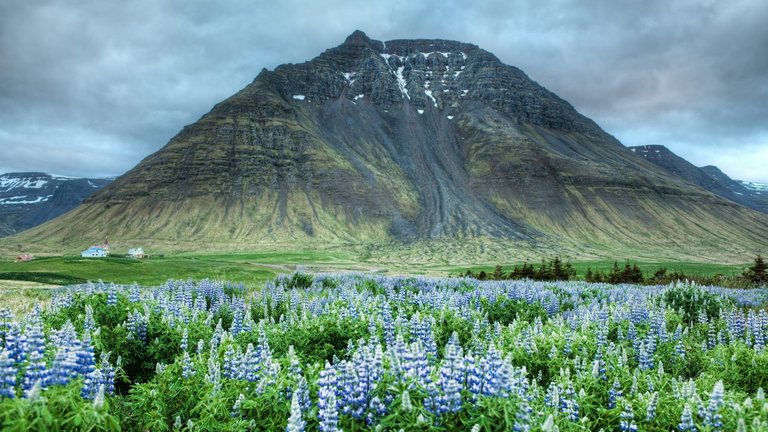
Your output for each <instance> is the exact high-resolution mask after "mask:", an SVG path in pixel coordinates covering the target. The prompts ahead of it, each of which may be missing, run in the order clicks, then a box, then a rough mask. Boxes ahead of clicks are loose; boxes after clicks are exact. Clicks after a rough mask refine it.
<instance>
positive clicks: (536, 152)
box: [14, 31, 768, 263]
mask: <svg viewBox="0 0 768 432" xmlns="http://www.w3.org/2000/svg"><path fill="white" fill-rule="evenodd" d="M765 232H768V217H766V216H765V215H762V214H759V213H757V212H754V211H751V210H749V209H746V208H744V207H742V206H739V205H737V204H735V203H733V202H732V201H729V200H726V199H724V198H722V197H719V196H717V195H715V194H713V193H711V192H709V191H707V190H705V189H703V188H701V187H698V186H695V185H693V184H691V183H689V182H687V181H684V180H683V179H681V178H679V177H678V176H675V175H671V174H670V173H669V172H668V171H666V170H664V169H662V168H660V167H658V166H657V165H655V164H653V163H651V162H648V161H646V160H644V159H643V158H642V157H638V156H637V155H636V154H634V153H632V152H631V151H629V150H627V148H625V147H624V146H623V145H621V143H620V142H619V141H618V140H616V139H615V138H614V137H612V136H611V135H609V134H607V133H606V132H604V131H603V130H602V129H601V128H600V127H599V126H598V125H597V124H596V123H595V122H594V121H592V120H590V119H589V118H587V117H585V116H583V115H581V114H579V113H578V112H577V111H576V110H575V109H574V108H573V107H572V106H571V105H570V104H569V103H568V102H566V101H564V100H563V99H561V98H559V97H558V96H557V95H555V94H554V93H552V92H550V91H549V90H547V89H546V88H544V87H542V86H541V85H539V84H538V83H536V82H534V81H532V80H531V79H530V78H529V77H528V76H527V75H526V74H525V73H523V72H522V71H521V70H520V69H517V68H515V67H512V66H508V65H505V64H503V63H502V62H501V61H499V59H498V58H496V57H495V56H494V55H493V54H491V53H489V52H487V51H485V50H483V49H481V48H479V47H477V46H476V45H472V44H468V43H462V42H455V41H447V40H424V39H418V40H391V41H387V42H382V41H377V40H372V39H370V38H369V37H368V36H366V35H365V34H364V33H362V32H360V31H355V32H354V33H352V34H351V35H350V36H349V37H348V38H347V39H346V40H345V41H344V43H342V44H341V45H339V46H337V47H335V48H331V49H328V50H326V51H325V52H323V53H322V54H320V55H319V56H318V57H316V58H314V59H312V60H310V61H308V62H305V63H301V64H286V65H281V66H279V67H277V68H276V69H275V70H274V71H269V70H266V69H265V70H263V71H261V73H259V74H258V76H257V77H256V78H255V79H254V81H253V82H252V83H250V84H249V85H247V86H246V87H245V88H243V89H242V90H240V91H239V92H238V93H236V94H235V95H233V96H231V97H229V98H228V99H226V100H224V101H222V102H221V103H219V104H217V105H216V106H214V107H213V109H212V110H211V111H210V112H209V113H207V114H205V115H204V116H203V117H202V118H200V120H198V121H197V122H195V123H194V124H191V125H188V126H186V127H184V128H183V129H182V130H181V132H179V133H178V134H177V135H176V136H175V137H173V138H172V139H171V140H170V142H168V144H166V145H165V146H164V147H163V148H162V149H160V150H159V151H158V152H156V153H154V154H152V155H150V156H148V157H147V158H145V159H144V160H143V161H141V162H140V163H139V164H138V165H137V166H136V167H134V168H133V169H131V170H130V171H128V172H127V173H126V174H124V175H123V176H121V177H119V178H118V179H117V180H115V181H114V182H113V183H111V184H110V185H109V186H107V187H105V188H104V189H102V190H100V191H98V192H97V193H96V194H94V195H92V196H91V197H89V198H88V199H87V200H86V201H85V203H84V204H83V205H81V206H79V207H78V208H77V209H75V210H74V211H72V212H70V213H68V214H66V215H64V216H63V217H60V218H58V219H56V220H54V221H51V222H49V223H47V224H44V225H42V226H40V227H37V228H35V229H33V230H31V231H28V232H26V233H24V234H23V235H20V236H18V238H15V239H14V241H15V242H18V243H23V244H31V245H37V247H44V246H45V247H51V248H56V250H74V249H76V248H79V247H82V246H86V245H88V244H89V242H92V241H96V240H99V239H101V238H104V237H105V236H109V239H110V242H111V243H113V244H117V243H119V242H121V241H126V242H127V241H131V242H132V243H133V244H139V243H141V244H143V245H145V246H152V247H155V248H160V249H166V250H177V251H178V250H182V251H183V250H209V251H212V250H216V251H234V250H254V249H256V250H259V249H262V250H263V249H270V250H272V249H293V250H296V249H326V248H346V249H349V248H356V249H355V250H360V251H363V253H364V254H365V256H367V257H369V258H370V259H376V260H379V261H391V262H403V261H404V260H410V261H435V260H442V261H443V262H454V263H455V262H469V261H482V260H489V259H504V260H511V259H515V258H518V257H522V256H541V255H542V254H564V255H568V256H571V257H580V256H583V257H587V256H609V255H611V256H616V255H614V254H620V256H629V255H633V256H634V255H638V254H641V253H643V254H647V255H649V256H653V257H656V258H658V257H662V256H674V257H710V258H712V257H717V258H718V259H725V258H723V257H738V259H743V258H744V257H745V256H747V254H752V253H753V251H754V250H756V249H757V248H759V247H764V246H765ZM712 259H714V258H712ZM734 259H735V258H734Z"/></svg>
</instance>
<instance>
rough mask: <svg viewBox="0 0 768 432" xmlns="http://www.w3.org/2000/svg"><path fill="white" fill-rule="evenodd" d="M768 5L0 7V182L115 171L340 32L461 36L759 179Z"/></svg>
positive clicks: (635, 125)
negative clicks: (11, 176)
mask: <svg viewBox="0 0 768 432" xmlns="http://www.w3.org/2000/svg"><path fill="white" fill-rule="evenodd" d="M765 22H768V3H767V2H764V1H762V0H741V1H732V2H715V1H704V2H702V1H700V0H682V1H676V2H669V1H665V0H652V1H645V2H634V1H615V0H590V1H575V0H558V1H553V2H540V1H538V0H527V1H515V2H509V1H508V0H490V1H483V2H471V1H451V0H441V1H428V2H414V1H404V0H393V1H372V2H359V1H351V0H332V1H324V2H306V1H299V0H288V1H280V2H276V1H270V2H267V1H263V0H258V1H252V0H251V1H249V0H228V1H224V2H217V3H215V4H213V3H210V2H203V1H199V0H186V1H180V0H179V1H171V0H134V1H130V2H104V1H99V0H80V1H63V0H61V1H56V0H39V1H34V2H30V1H26V0H11V1H7V2H3V3H1V4H0V172H2V171H10V170H32V169H34V170H42V171H49V172H56V173H59V174H69V175H118V174H120V173H122V172H124V171H125V170H127V169H129V168H130V167H131V166H133V165H134V164H135V163H137V162H138V161H139V160H140V159H142V158H143V157H145V156H147V155H148V154H150V153H151V152H153V151H156V150H157V149H159V148H160V147H162V145H164V144H165V143H166V142H167V141H168V139H170V138H171V137H172V136H173V135H174V134H175V133H176V132H178V131H179V130H180V129H181V127H182V126H183V125H185V124H189V123H191V122H194V121H195V120H196V119H197V118H199V117H200V116H201V115H202V114H204V113H205V112H207V111H208V110H209V109H210V108H211V106H213V105H214V104H215V103H217V102H219V101H220V100H222V99H224V98H226V97H228V96H229V95H231V94H233V93H235V92H236V91H238V90H239V89H240V88H242V87H243V86H245V85H246V84H247V83H248V82H250V81H251V80H252V79H253V77H254V76H255V75H256V74H257V73H258V72H259V70H261V68H264V67H266V68H270V69H271V68H274V67H275V66H277V65H278V64H280V63H288V62H302V61H306V60H308V59H310V58H312V57H314V56H316V55H317V54H319V53H320V52H321V51H322V50H324V49H326V48H329V47H332V46H335V45H338V44H339V43H340V42H341V41H343V39H344V37H346V36H347V35H348V34H349V33H351V31H352V30H354V29H357V28H359V29H362V30H364V31H365V32H367V33H368V35H369V36H371V37H373V38H376V39H384V40H386V39H394V38H417V37H420V38H445V39H457V40H462V41H466V42H472V43H475V44H477V45H479V46H481V47H483V48H485V49H487V50H488V51H491V52H493V53H495V54H496V55H497V56H498V57H499V58H500V59H501V60H502V61H504V62H505V63H509V64H512V65H515V66H518V67H520V68H521V69H522V70H524V71H525V72H526V73H527V74H528V75H529V76H531V78H533V79H534V80H537V81H539V82H540V83H541V84H543V85H545V86H546V87H548V88H549V89H550V90H552V91H554V92H555V93H557V94H559V95H560V96H561V97H563V98H564V99H566V100H568V101H569V102H571V103H572V104H573V105H574V106H575V107H576V108H577V109H578V110H580V111H581V112H582V113H584V114H585V115H587V116H589V117H591V118H593V119H594V120H595V121H597V122H598V124H600V125H601V126H603V128H604V129H606V130H607V131H608V132H610V133H612V134H613V135H615V136H617V138H619V139H620V140H622V142H624V143H625V144H627V145H637V144H647V143H657V144H665V145H667V146H668V147H670V148H671V149H673V150H674V151H676V152H677V153H679V154H680V155H682V156H683V157H686V158H688V159H690V160H691V161H693V162H695V163H698V164H715V165H720V166H721V168H723V169H724V170H725V171H726V173H728V174H730V175H731V176H734V177H737V178H739V177H742V178H745V179H750V180H756V181H768V170H762V169H761V168H762V167H764V166H766V165H768V154H766V153H768V151H766V149H768V124H766V123H765V119H766V118H768V104H766V103H765V102H764V101H765V100H768V99H767V97H768V56H766V55H765V53H766V52H768V31H767V30H765V25H764V23H765Z"/></svg>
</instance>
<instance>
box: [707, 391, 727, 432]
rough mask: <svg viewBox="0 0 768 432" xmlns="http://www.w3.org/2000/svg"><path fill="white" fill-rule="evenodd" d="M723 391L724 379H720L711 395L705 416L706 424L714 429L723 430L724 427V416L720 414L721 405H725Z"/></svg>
mask: <svg viewBox="0 0 768 432" xmlns="http://www.w3.org/2000/svg"><path fill="white" fill-rule="evenodd" d="M723 391H724V386H723V381H718V382H717V383H715V387H714V388H713V389H712V393H711V394H710V395H709V405H708V406H707V412H706V415H705V416H704V425H705V426H709V427H710V428H712V430H713V431H719V430H722V427H723V416H722V415H721V414H720V407H721V406H723Z"/></svg>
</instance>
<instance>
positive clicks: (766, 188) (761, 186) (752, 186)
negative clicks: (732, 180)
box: [736, 180, 768, 194]
mask: <svg viewBox="0 0 768 432" xmlns="http://www.w3.org/2000/svg"><path fill="white" fill-rule="evenodd" d="M736 181H737V182H739V183H741V185H742V186H744V187H745V188H747V189H749V190H751V191H755V192H757V193H761V192H765V193H766V194H768V184H766V183H755V182H749V181H744V180H736Z"/></svg>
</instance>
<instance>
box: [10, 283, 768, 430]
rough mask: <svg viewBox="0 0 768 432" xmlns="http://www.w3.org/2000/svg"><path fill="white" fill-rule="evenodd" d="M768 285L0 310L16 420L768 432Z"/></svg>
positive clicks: (237, 293) (217, 289)
mask: <svg viewBox="0 0 768 432" xmlns="http://www.w3.org/2000/svg"><path fill="white" fill-rule="evenodd" d="M767 304H768V289H766V288H761V289H751V290H730V289H724V288H719V287H699V286H696V285H692V284H687V283H678V284H673V285H669V286H651V287H648V286H634V285H607V284H589V283H585V282H534V281H529V280H522V281H477V280H475V279H470V278H427V277H389V276H383V275H371V274H359V273H341V274H316V275H310V274H305V273H293V274H290V275H279V276H278V277H277V278H275V279H273V280H270V281H268V282H267V283H266V284H265V285H264V286H263V288H249V287H246V286H244V285H243V284H241V283H228V282H222V281H209V280H202V281H199V282H194V281H168V282H165V283H163V284H161V285H156V286H140V285H138V284H135V285H113V284H107V283H89V284H82V285H78V286H74V287H69V288H66V289H59V290H56V291H55V292H54V293H53V297H52V299H51V300H50V302H49V303H48V304H47V305H46V307H44V308H36V309H34V310H32V311H31V312H30V313H27V314H23V315H22V314H20V315H18V316H14V315H13V314H12V313H11V312H9V311H4V312H3V313H2V318H0V342H2V345H0V346H1V347H2V348H1V349H0V429H2V430H14V431H15V430H18V431H25V430H129V431H133V430H135V431H144V430H152V431H171V430H184V431H192V430H195V431H214V430H216V431H218V430H223V431H243V430H260V431H261V430H268V431H278V430H279V431H283V430H288V431H301V430H320V431H337V430H347V431H355V430H395V431H397V430H404V431H409V430H471V431H496V430H498V431H502V430H503V431H507V430H515V431H530V430H542V431H556V430H559V431H586V430H605V431H608V430H621V431H635V430H643V431H669V430H679V431H694V430H698V431H720V430H723V431H724V430H740V431H741V430H743V431H746V430H754V431H760V430H768V403H766V402H767V401H766V396H765V392H764V388H765V386H766V385H768V351H766V349H765V346H766V344H767V343H768V313H766V305H767Z"/></svg>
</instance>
